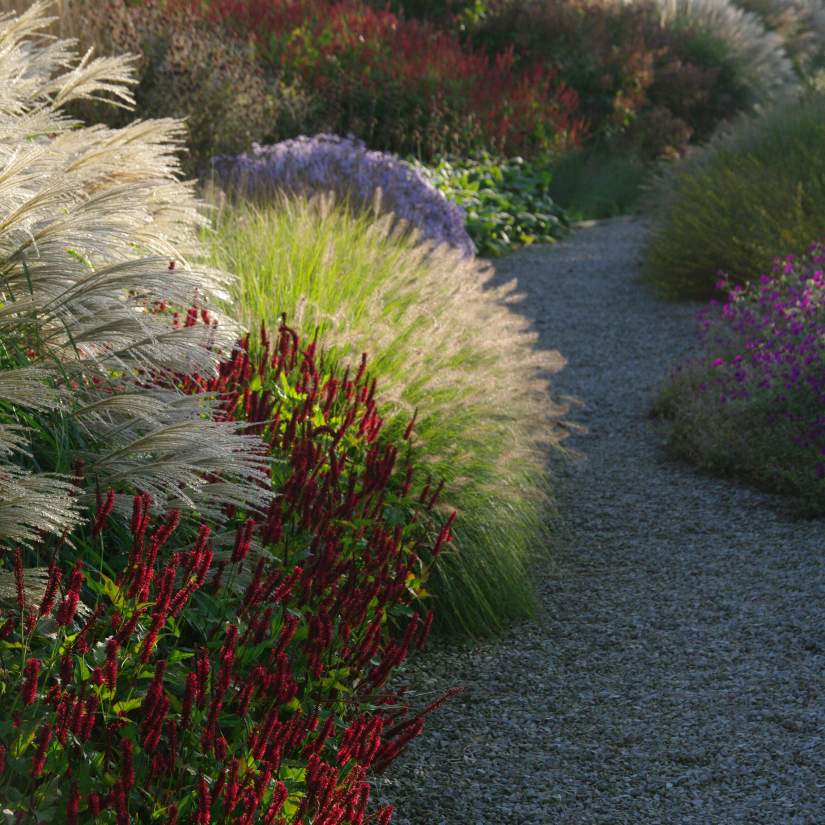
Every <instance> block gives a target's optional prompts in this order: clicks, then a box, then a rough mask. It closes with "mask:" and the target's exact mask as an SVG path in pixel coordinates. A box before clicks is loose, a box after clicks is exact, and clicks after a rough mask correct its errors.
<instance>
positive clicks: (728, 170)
mask: <svg viewBox="0 0 825 825" xmlns="http://www.w3.org/2000/svg"><path fill="white" fill-rule="evenodd" d="M823 114H825V98H823V96H822V95H811V96H808V97H806V98H804V99H803V100H800V101H798V102H793V103H788V104H785V105H783V106H780V107H777V108H776V109H773V110H771V111H770V112H768V113H766V114H765V115H763V116H761V117H758V118H751V119H747V120H742V121H740V122H739V123H738V125H737V126H736V128H734V129H732V130H731V131H730V132H729V133H727V134H724V135H721V136H719V137H718V138H717V139H716V140H714V141H713V142H711V143H710V144H709V145H708V146H707V147H706V148H704V149H701V150H699V151H697V152H696V154H695V155H693V156H691V157H689V158H687V159H686V160H685V161H683V162H681V163H678V164H674V165H673V166H672V167H671V168H670V169H667V170H664V171H663V172H662V174H661V175H660V176H659V177H658V179H657V180H654V181H653V182H652V185H651V188H650V191H649V192H648V194H647V195H646V200H647V202H648V211H649V212H650V213H651V214H652V215H653V227H652V233H651V236H650V240H649V241H648V243H647V246H646V249H645V251H644V271H645V274H646V277H647V278H648V279H649V280H650V281H651V282H653V283H655V284H656V285H657V286H658V287H659V288H660V289H661V290H662V292H664V293H665V294H667V295H669V296H672V297H674V298H707V297H710V296H712V295H713V294H714V293H715V292H716V283H717V281H718V273H719V271H723V272H725V273H726V275H727V277H728V278H729V279H730V280H732V281H733V282H735V283H740V284H745V283H747V282H748V281H750V280H752V279H754V278H756V277H758V273H760V272H765V271H767V270H769V269H770V267H771V262H772V260H773V258H774V256H775V255H776V254H777V250H787V252H789V253H791V252H793V253H796V254H800V253H802V252H804V251H805V250H806V249H807V247H808V245H809V244H810V242H811V238H817V237H819V236H820V235H821V233H822V228H823V226H822V218H821V215H822V210H823V207H825V176H824V175H823V171H825V155H823V153H822V151H821V146H822V145H823V140H825V119H823Z"/></svg>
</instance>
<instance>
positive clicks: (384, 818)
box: [377, 805, 395, 825]
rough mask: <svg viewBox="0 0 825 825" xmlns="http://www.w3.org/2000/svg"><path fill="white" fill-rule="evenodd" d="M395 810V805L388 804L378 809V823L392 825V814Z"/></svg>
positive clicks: (379, 824)
mask: <svg viewBox="0 0 825 825" xmlns="http://www.w3.org/2000/svg"><path fill="white" fill-rule="evenodd" d="M394 812H395V807H394V806H393V805H387V806H385V807H384V808H381V809H380V810H379V811H378V820H377V822H378V825H390V822H392V815H393V813H394Z"/></svg>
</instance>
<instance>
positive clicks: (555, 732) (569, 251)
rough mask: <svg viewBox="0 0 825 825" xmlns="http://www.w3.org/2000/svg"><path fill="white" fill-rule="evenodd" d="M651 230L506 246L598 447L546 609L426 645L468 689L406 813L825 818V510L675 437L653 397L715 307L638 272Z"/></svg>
mask: <svg viewBox="0 0 825 825" xmlns="http://www.w3.org/2000/svg"><path fill="white" fill-rule="evenodd" d="M644 233H645V227H644V225H643V224H642V223H641V222H639V221H637V220H634V219H615V220H611V221H605V222H601V223H598V224H596V225H595V226H592V227H589V228H583V229H579V230H578V231H577V232H576V233H575V234H574V235H573V236H572V237H571V238H570V239H569V240H567V241H565V242H564V243H562V244H559V245H557V246H554V247H536V248H528V249H525V250H522V251H520V252H518V253H516V254H514V255H511V256H509V257H508V258H506V259H504V260H502V261H501V262H500V263H499V264H498V267H497V268H498V270H499V274H500V276H501V277H503V278H510V277H514V276H515V277H517V279H518V281H519V286H520V287H521V288H522V289H523V290H524V291H525V292H526V293H527V294H528V301H527V302H526V303H525V305H524V306H523V307H522V308H521V311H524V312H525V314H527V315H529V316H530V317H531V318H532V319H533V320H534V321H535V324H536V327H537V328H538V330H539V331H540V333H541V336H542V339H541V340H542V344H543V345H544V346H546V347H548V348H558V349H560V350H561V352H562V353H563V354H564V355H565V356H566V357H567V359H568V365H567V367H566V368H565V369H564V370H563V371H562V372H561V373H559V374H558V375H556V376H554V381H553V386H554V391H555V392H558V393H568V394H571V395H574V396H577V397H579V398H581V399H582V400H583V402H584V406H583V407H582V408H581V409H580V410H578V411H577V412H576V414H575V416H574V417H575V418H576V419H577V420H579V421H581V422H582V423H584V424H585V425H586V426H587V427H588V428H589V432H588V434H586V435H576V436H574V437H572V438H571V439H570V442H569V443H570V444H571V446H573V447H575V448H576V449H577V450H578V451H580V452H581V453H582V454H583V455H584V460H583V461H581V462H580V463H578V464H577V465H576V466H575V467H574V468H573V469H572V470H571V471H570V472H569V473H568V475H569V477H567V478H565V479H564V480H563V483H562V484H561V490H560V505H561V511H562V513H563V517H564V520H565V525H564V527H563V529H562V531H561V533H562V536H561V537H560V539H559V543H560V546H558V547H555V548H553V551H552V558H550V559H549V560H548V561H547V562H546V563H544V564H543V565H542V567H541V569H539V570H537V572H536V580H537V583H538V587H539V590H540V594H541V600H542V610H541V614H540V615H539V616H538V617H537V619H536V620H535V621H534V622H530V623H527V624H523V625H520V626H518V627H516V628H514V629H513V630H512V631H511V632H510V633H509V634H508V636H507V637H506V638H505V639H503V640H500V641H497V642H490V643H484V644H476V645H472V646H469V647H466V648H462V649H456V648H450V647H444V646H442V645H436V646H433V648H432V649H431V651H430V652H429V653H428V654H427V655H426V656H425V657H423V658H422V659H421V660H419V661H418V662H417V663H416V664H414V665H413V667H412V670H411V673H410V680H411V683H412V684H413V685H414V686H415V688H416V689H417V690H419V691H422V699H421V701H422V702H423V701H424V698H426V696H427V695H428V694H426V691H441V690H443V689H446V688H447V687H450V686H452V685H455V684H462V685H465V686H466V687H467V691H466V693H465V694H464V695H463V696H461V697H459V698H458V699H456V700H453V701H452V702H451V703H450V704H449V705H448V706H447V707H445V708H443V709H442V710H441V711H439V712H438V714H437V715H436V716H434V717H433V718H432V719H431V720H430V723H429V725H428V729H427V730H426V731H425V734H424V736H422V737H421V739H420V740H418V742H417V743H415V745H414V746H413V747H411V748H410V749H409V751H408V752H407V753H406V754H405V755H404V756H403V757H402V758H401V759H400V760H399V762H398V763H397V764H396V765H395V766H394V768H393V770H392V772H391V773H390V774H389V775H388V776H387V777H386V778H385V779H384V780H383V781H382V782H381V783H380V784H379V786H378V788H377V791H378V792H379V795H380V796H381V798H382V799H385V800H388V801H393V802H395V803H396V804H397V806H398V814H397V815H396V819H395V822H396V823H397V825H620V824H621V825H625V824H626V825H682V824H684V825H688V823H691V825H693V824H695V825H734V823H754V825H762V823H764V825H785V824H786V823H787V824H788V825H823V823H825V528H824V527H823V524H822V522H821V521H820V522H811V521H809V522H805V521H795V520H793V519H792V518H791V517H790V516H789V515H787V514H786V513H785V512H783V504H782V501H781V500H780V499H777V498H774V497H771V496H767V495H763V494H760V493H756V492H753V491H750V490H747V489H744V488H741V487H739V486H736V485H734V484H731V483H727V482H724V481H720V480H716V479H711V478H707V477H704V476H701V475H699V474H698V473H696V472H694V471H693V470H692V469H690V468H689V467H686V466H682V465H679V464H675V463H671V462H670V461H668V460H666V459H665V458H664V456H663V453H662V450H661V444H660V441H661V437H660V434H659V433H657V431H656V430H655V429H654V427H653V425H652V424H651V423H650V421H648V420H647V419H646V417H645V412H646V409H647V406H648V404H649V402H650V399H651V397H652V395H653V393H654V392H655V388H656V387H657V385H658V384H659V382H660V381H661V380H662V378H663V377H664V376H665V375H666V373H667V371H668V369H669V368H670V365H671V364H672V363H673V362H674V361H675V360H676V359H677V358H678V357H679V356H680V355H681V354H682V353H683V352H684V351H685V350H687V349H688V348H689V347H690V346H691V344H692V343H693V340H694V339H693V336H694V322H693V317H694V313H695V309H696V307H695V305H687V306H685V305H673V304H667V303H664V302H662V301H660V300H659V299H657V298H656V297H655V296H654V295H653V294H652V292H651V291H650V290H649V289H648V288H647V287H645V286H643V285H641V284H639V283H638V282H637V280H636V274H637V272H638V255H639V250H640V247H641V243H642V241H643V238H644Z"/></svg>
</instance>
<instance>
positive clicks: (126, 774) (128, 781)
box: [120, 739, 135, 791]
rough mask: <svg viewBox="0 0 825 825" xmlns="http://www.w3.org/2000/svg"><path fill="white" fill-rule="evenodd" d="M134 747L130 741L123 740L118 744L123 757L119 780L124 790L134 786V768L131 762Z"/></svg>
mask: <svg viewBox="0 0 825 825" xmlns="http://www.w3.org/2000/svg"><path fill="white" fill-rule="evenodd" d="M133 748H134V746H133V745H132V740H131V739H123V740H121V743H120V752H121V754H122V756H123V762H122V763H121V766H120V767H121V769H120V779H121V782H122V783H123V787H124V789H125V790H127V791H128V790H129V788H131V787H133V786H134V784H135V766H134V762H133V760H132V752H133Z"/></svg>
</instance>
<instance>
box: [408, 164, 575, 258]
mask: <svg viewBox="0 0 825 825" xmlns="http://www.w3.org/2000/svg"><path fill="white" fill-rule="evenodd" d="M419 168H420V169H421V170H422V171H423V172H424V174H425V175H427V177H428V178H429V179H430V180H431V181H432V183H433V184H434V185H435V187H436V188H437V189H439V190H440V191H441V192H443V193H444V195H445V196H446V198H447V199H448V200H450V201H452V202H453V203H457V204H458V205H459V206H460V207H461V208H462V209H463V210H464V212H465V213H466V216H467V217H466V228H467V233H468V234H469V236H470V237H471V238H472V239H473V243H474V244H475V245H476V250H477V252H478V254H479V255H483V256H485V257H488V258H494V257H497V256H498V255H504V254H505V253H507V252H512V251H513V250H514V249H517V248H518V247H520V246H527V245H529V244H534V243H555V242H556V241H557V240H558V239H559V238H560V237H562V236H563V235H564V234H565V233H566V231H567V226H568V221H567V217H566V215H565V214H564V210H563V209H561V208H560V207H559V206H558V205H557V204H556V203H554V202H553V199H552V198H551V197H550V193H549V186H550V181H551V174H550V171H549V169H548V168H547V166H545V165H542V164H538V163H535V164H534V163H530V162H529V161H525V160H524V159H523V158H520V157H515V158H508V159H497V158H494V157H492V156H491V155H489V154H484V155H482V156H481V157H479V158H478V159H446V158H445V159H442V160H440V161H439V162H438V164H437V165H435V166H432V167H427V166H424V165H422V164H420V165H419Z"/></svg>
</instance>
